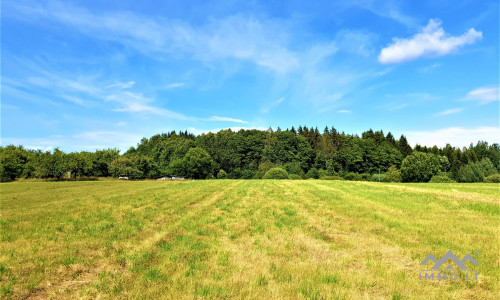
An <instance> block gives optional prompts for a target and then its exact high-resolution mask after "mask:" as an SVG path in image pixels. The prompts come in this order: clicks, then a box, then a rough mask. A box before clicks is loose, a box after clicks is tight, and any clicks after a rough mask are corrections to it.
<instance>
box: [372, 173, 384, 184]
mask: <svg viewBox="0 0 500 300" xmlns="http://www.w3.org/2000/svg"><path fill="white" fill-rule="evenodd" d="M372 181H375V182H379V181H380V182H385V173H382V174H380V175H379V174H378V173H377V174H373V175H372Z"/></svg>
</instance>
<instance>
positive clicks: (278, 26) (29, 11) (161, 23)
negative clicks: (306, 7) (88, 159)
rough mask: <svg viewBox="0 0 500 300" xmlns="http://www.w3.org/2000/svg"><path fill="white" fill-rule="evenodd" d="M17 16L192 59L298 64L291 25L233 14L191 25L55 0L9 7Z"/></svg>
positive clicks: (282, 67)
mask: <svg viewBox="0 0 500 300" xmlns="http://www.w3.org/2000/svg"><path fill="white" fill-rule="evenodd" d="M9 5H10V7H9V10H10V11H12V13H13V14H15V17H16V18H20V19H23V20H26V21H34V20H38V19H45V20H48V21H50V22H58V23H62V24H64V25H66V26H71V27H73V28H76V29H77V30H79V31H80V32H82V33H84V34H87V35H89V36H91V37H93V38H99V39H103V40H110V41H113V42H118V43H122V44H124V45H126V46H128V47H132V48H134V49H136V50H139V51H141V52H143V53H152V54H153V55H154V56H158V54H161V53H163V54H172V55H176V56H186V55H187V56H190V57H192V58H195V59H198V60H202V61H214V60H220V59H227V58H230V59H237V60H242V61H249V62H253V63H254V64H256V65H258V66H262V67H265V68H268V69H270V70H273V71H275V72H277V73H285V72H288V71H290V70H292V69H294V68H296V67H297V66H298V65H299V58H298V56H297V54H296V53H295V52H294V51H291V50H290V49H289V48H288V47H287V45H288V44H289V31H288V30H287V28H286V27H288V24H287V22H284V21H281V20H280V21H276V20H272V19H266V18H260V19H257V18H252V17H247V16H244V15H240V14H237V15H234V16H229V17H226V18H223V19H210V21H209V22H208V23H206V24H203V25H200V26H192V25H189V24H186V23H185V22H184V21H182V20H175V19H164V18H152V17H145V16H142V15H139V14H134V13H131V12H100V13H95V12H91V11H89V10H88V9H85V8H81V7H76V6H72V5H69V4H67V3H65V2H58V1H51V2H49V4H48V5H45V6H43V5H39V6H36V5H30V6H29V7H28V6H24V5H21V4H9Z"/></svg>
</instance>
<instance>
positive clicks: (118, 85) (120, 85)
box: [106, 81, 135, 89]
mask: <svg viewBox="0 0 500 300" xmlns="http://www.w3.org/2000/svg"><path fill="white" fill-rule="evenodd" d="M134 84H135V81H128V82H117V83H113V84H110V85H108V86H107V87H106V88H108V89H111V88H118V89H128V88H131V87H133V86H134Z"/></svg>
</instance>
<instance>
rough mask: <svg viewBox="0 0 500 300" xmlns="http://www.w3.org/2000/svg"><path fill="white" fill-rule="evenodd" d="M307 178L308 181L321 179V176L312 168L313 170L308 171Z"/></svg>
mask: <svg viewBox="0 0 500 300" xmlns="http://www.w3.org/2000/svg"><path fill="white" fill-rule="evenodd" d="M306 177H307V179H319V177H320V174H319V171H318V169H316V168H312V169H311V170H309V171H307V174H306Z"/></svg>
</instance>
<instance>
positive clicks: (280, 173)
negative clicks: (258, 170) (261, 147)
mask: <svg viewBox="0 0 500 300" xmlns="http://www.w3.org/2000/svg"><path fill="white" fill-rule="evenodd" d="M262 179H288V173H287V172H286V171H285V170H283V169H282V168H272V169H270V170H269V171H267V172H266V174H265V175H264V176H263V177H262Z"/></svg>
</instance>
